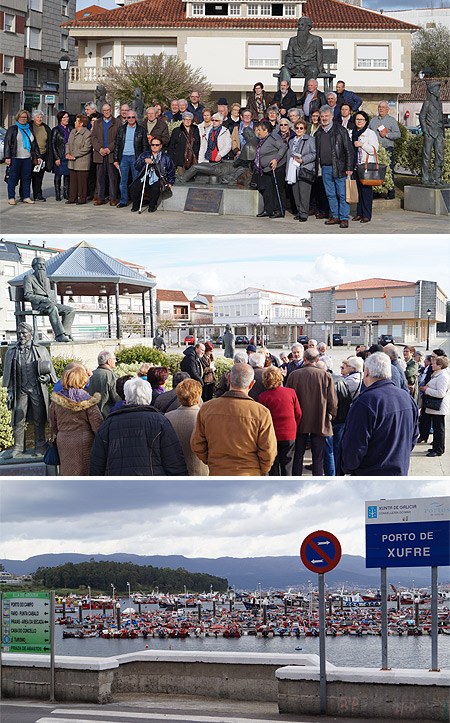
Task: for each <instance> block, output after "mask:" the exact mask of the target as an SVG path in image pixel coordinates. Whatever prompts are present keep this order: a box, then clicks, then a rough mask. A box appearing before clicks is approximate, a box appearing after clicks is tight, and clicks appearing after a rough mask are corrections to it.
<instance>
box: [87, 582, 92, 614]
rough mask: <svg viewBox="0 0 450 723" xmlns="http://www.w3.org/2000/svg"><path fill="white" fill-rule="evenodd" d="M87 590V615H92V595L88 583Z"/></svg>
mask: <svg viewBox="0 0 450 723" xmlns="http://www.w3.org/2000/svg"><path fill="white" fill-rule="evenodd" d="M88 590H89V617H91V616H92V597H91V586H90V585H88Z"/></svg>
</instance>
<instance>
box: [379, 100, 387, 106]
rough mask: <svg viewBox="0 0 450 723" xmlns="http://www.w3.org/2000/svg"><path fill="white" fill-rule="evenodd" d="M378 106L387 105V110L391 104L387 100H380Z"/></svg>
mask: <svg viewBox="0 0 450 723" xmlns="http://www.w3.org/2000/svg"><path fill="white" fill-rule="evenodd" d="M378 105H385V106H386V107H387V108H389V103H388V102H387V100H379V101H378Z"/></svg>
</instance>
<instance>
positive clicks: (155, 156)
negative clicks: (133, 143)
mask: <svg viewBox="0 0 450 723" xmlns="http://www.w3.org/2000/svg"><path fill="white" fill-rule="evenodd" d="M134 165H135V168H136V170H137V171H138V173H139V176H138V178H136V180H135V181H133V183H132V184H131V186H130V195H131V200H132V202H133V205H132V207H131V210H132V211H133V212H136V211H138V212H139V213H141V211H142V204H143V201H144V194H145V193H146V192H147V193H148V195H149V204H148V211H149V213H153V212H154V211H156V207H157V203H158V200H159V197H160V196H161V194H162V193H164V192H165V191H170V190H171V188H172V186H173V184H174V183H175V166H174V163H173V161H172V159H171V158H170V156H169V155H167V153H164V152H163V150H162V143H161V141H160V140H159V139H158V138H152V139H151V141H150V151H144V153H141V155H140V156H139V158H137V160H136V162H135V164H134Z"/></svg>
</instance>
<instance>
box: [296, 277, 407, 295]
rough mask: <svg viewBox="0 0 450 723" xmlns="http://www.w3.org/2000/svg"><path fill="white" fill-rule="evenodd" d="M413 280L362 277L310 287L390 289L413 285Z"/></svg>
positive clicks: (327, 288) (340, 289)
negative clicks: (340, 282) (356, 279)
mask: <svg viewBox="0 0 450 723" xmlns="http://www.w3.org/2000/svg"><path fill="white" fill-rule="evenodd" d="M415 285H416V282H415V281H396V280H395V279H363V281H351V282H350V283H348V284H337V285H336V286H324V287H323V288H322V289H310V290H309V293H310V294H312V293H313V291H331V289H334V290H335V291H352V290H358V289H390V288H393V287H396V286H415Z"/></svg>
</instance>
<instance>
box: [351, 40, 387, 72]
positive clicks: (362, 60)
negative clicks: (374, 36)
mask: <svg viewBox="0 0 450 723" xmlns="http://www.w3.org/2000/svg"><path fill="white" fill-rule="evenodd" d="M356 67H357V68H359V69H362V68H386V69H387V68H388V67H389V45H357V46H356Z"/></svg>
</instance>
